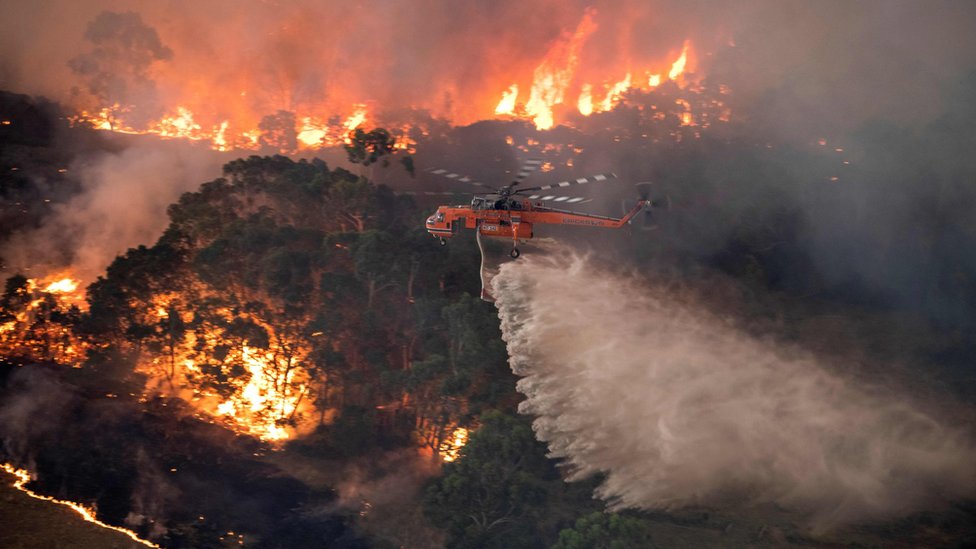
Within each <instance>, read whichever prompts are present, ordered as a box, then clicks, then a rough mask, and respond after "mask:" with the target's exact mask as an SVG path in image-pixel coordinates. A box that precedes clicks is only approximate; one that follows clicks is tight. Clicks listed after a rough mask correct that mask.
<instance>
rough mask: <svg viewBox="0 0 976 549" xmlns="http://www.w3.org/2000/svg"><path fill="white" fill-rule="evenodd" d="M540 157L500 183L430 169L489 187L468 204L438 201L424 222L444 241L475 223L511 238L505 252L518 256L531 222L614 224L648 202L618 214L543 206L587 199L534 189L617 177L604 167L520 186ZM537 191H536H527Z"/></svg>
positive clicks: (530, 233) (481, 229) (486, 231)
mask: <svg viewBox="0 0 976 549" xmlns="http://www.w3.org/2000/svg"><path fill="white" fill-rule="evenodd" d="M541 164H542V161H541V160H534V159H533V160H527V161H525V163H524V164H523V165H522V167H521V169H520V170H519V172H518V174H517V175H516V177H515V179H514V181H512V182H511V183H509V184H508V185H505V186H503V187H498V188H492V187H491V186H489V185H485V184H484V183H481V182H479V181H475V180H473V179H471V178H470V177H467V176H463V175H461V174H458V173H454V172H450V171H448V170H445V169H432V170H428V171H429V172H430V173H433V174H435V175H440V176H443V177H446V178H448V179H451V180H454V181H458V182H461V183H466V184H469V185H474V186H477V187H484V188H486V189H488V192H487V193H486V194H485V195H482V196H477V195H476V196H474V198H472V199H471V203H470V204H461V205H453V206H452V205H444V206H439V207H438V208H437V211H435V212H434V214H433V215H431V216H430V217H428V218H427V223H426V228H427V232H429V233H430V234H431V235H432V236H433V237H434V238H436V239H438V241H439V242H440V244H441V245H442V246H444V245H446V244H447V239H449V238H451V237H453V236H454V235H455V234H457V233H458V231H459V230H460V229H462V228H465V229H476V230H477V232H478V235H479V236H488V237H495V238H511V239H512V249H511V251H510V252H509V255H510V256H511V257H512V258H513V259H517V258H518V257H519V256H520V255H521V252H520V251H519V242H520V241H524V240H529V239H531V238H532V236H533V228H534V226H535V225H542V224H553V225H572V226H577V227H603V228H609V229H618V228H620V227H623V226H624V225H626V224H628V223H629V222H630V221H631V220H632V219H633V218H634V216H636V215H637V214H638V213H640V212H641V210H643V209H644V208H646V207H648V206H650V205H651V201H650V200H648V199H647V198H641V199H639V200H638V201H637V204H636V205H635V206H634V207H633V208H632V209H631V210H630V211H628V212H627V213H626V214H624V216H623V217H621V218H614V217H607V216H602V215H595V214H589V213H581V212H574V211H570V210H563V209H558V208H554V207H550V206H547V205H546V204H545V203H546V202H555V203H557V204H564V203H565V204H577V203H581V202H586V201H587V200H586V199H584V198H579V197H569V196H556V195H543V194H538V191H548V190H550V189H556V188H563V187H569V186H572V185H583V184H587V183H600V182H604V181H609V180H611V179H616V177H617V176H616V175H615V174H613V173H603V174H597V175H592V176H588V177H581V178H578V179H572V180H567V181H561V182H559V183H553V184H550V185H540V186H536V187H526V188H519V189H516V187H518V186H519V184H520V183H521V182H522V181H523V180H525V179H526V178H527V177H528V176H529V175H531V174H532V172H534V171H535V170H537V169H539V167H540V166H541ZM529 193H535V194H529Z"/></svg>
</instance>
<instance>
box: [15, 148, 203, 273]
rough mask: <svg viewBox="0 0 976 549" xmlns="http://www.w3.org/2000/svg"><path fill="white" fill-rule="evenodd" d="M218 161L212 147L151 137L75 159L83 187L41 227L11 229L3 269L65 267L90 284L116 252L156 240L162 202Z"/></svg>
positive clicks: (39, 270)
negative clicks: (14, 231)
mask: <svg viewBox="0 0 976 549" xmlns="http://www.w3.org/2000/svg"><path fill="white" fill-rule="evenodd" d="M221 159H222V157H221V156H220V155H219V153H216V152H214V151H210V150H206V149H200V148H198V147H192V146H188V145H185V144H180V143H169V144H167V143H153V142H147V143H146V144H145V145H133V146H131V147H129V148H126V149H124V150H122V151H120V152H117V153H99V154H97V155H95V156H91V157H84V158H81V159H79V160H78V161H76V162H75V164H74V165H72V166H71V168H70V171H71V172H72V173H74V174H76V175H77V176H78V177H79V179H80V181H81V183H82V191H81V192H80V193H79V194H77V195H75V196H74V197H72V198H71V199H70V200H69V201H67V202H65V203H63V204H59V205H57V206H55V207H54V208H53V212H52V215H50V216H48V217H47V218H45V219H44V221H43V224H42V225H41V226H40V227H38V228H31V229H25V230H23V231H19V232H16V233H14V234H13V235H11V237H10V239H9V240H8V241H7V242H5V243H4V244H3V246H2V247H0V256H2V257H3V258H4V260H5V261H6V263H7V266H8V268H7V270H8V272H9V273H14V272H24V273H26V274H28V275H32V276H34V275H44V274H47V272H48V271H57V270H60V269H62V268H64V267H68V268H70V270H71V274H72V276H74V277H75V278H79V279H81V280H82V281H83V282H86V283H88V282H91V281H93V280H94V279H95V277H97V276H98V275H100V274H102V273H103V272H104V271H105V268H106V267H107V266H108V265H109V264H110V263H111V262H112V260H113V259H114V258H115V256H116V255H118V254H121V253H124V252H125V251H126V250H127V249H128V248H130V247H133V246H138V245H140V244H147V245H151V244H152V243H153V242H155V241H156V239H157V238H159V236H160V235H161V234H162V232H163V229H165V228H166V225H167V224H168V222H169V220H168V218H167V216H166V208H167V206H169V205H170V204H172V203H173V202H174V201H176V199H178V198H179V196H180V195H181V194H182V193H184V192H187V191H191V190H194V189H196V188H197V187H198V186H199V185H200V183H201V182H203V181H206V180H207V179H213V177H214V176H215V175H218V174H219V173H220V162H221Z"/></svg>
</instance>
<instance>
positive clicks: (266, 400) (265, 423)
mask: <svg viewBox="0 0 976 549" xmlns="http://www.w3.org/2000/svg"><path fill="white" fill-rule="evenodd" d="M241 360H242V361H243V362H244V365H245V367H246V368H247V371H248V372H249V373H250V376H249V378H248V381H247V384H246V385H245V386H244V387H243V388H241V390H240V391H239V392H238V393H237V394H235V395H234V396H233V397H231V398H230V399H228V400H225V401H224V402H221V403H220V404H219V405H218V406H217V414H219V415H224V416H229V417H231V418H233V419H234V420H235V421H236V422H237V423H239V424H241V425H242V426H244V427H246V428H247V430H248V431H249V432H251V433H252V434H254V435H256V436H258V437H259V438H261V439H263V440H268V441H280V440H284V439H287V438H289V433H288V430H287V429H285V428H284V427H282V426H281V425H280V424H279V421H280V419H281V418H287V417H291V416H292V415H293V414H294V413H295V411H296V410H297V409H298V406H299V404H300V402H301V400H302V398H303V397H304V395H305V393H306V391H307V387H306V386H305V385H304V384H302V385H299V386H298V387H297V389H290V384H289V383H288V381H289V380H287V379H286V380H284V383H282V384H281V386H282V387H284V388H285V389H284V390H283V391H279V390H278V387H276V386H275V385H276V384H275V383H274V381H275V380H274V379H273V377H272V376H269V375H268V372H269V368H268V365H269V364H270V363H273V362H274V353H271V352H264V353H262V352H260V351H258V350H256V349H252V348H251V347H248V346H246V345H245V346H244V348H243V350H242V352H241ZM269 408H271V409H274V410H275V411H276V413H275V414H273V415H270V416H269V415H267V414H264V413H263V412H265V411H266V410H267V409H269Z"/></svg>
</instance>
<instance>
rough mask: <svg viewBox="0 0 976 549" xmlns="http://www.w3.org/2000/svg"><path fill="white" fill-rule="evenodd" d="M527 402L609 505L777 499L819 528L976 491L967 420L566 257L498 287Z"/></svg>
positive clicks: (506, 277) (544, 261)
mask: <svg viewBox="0 0 976 549" xmlns="http://www.w3.org/2000/svg"><path fill="white" fill-rule="evenodd" d="M492 286H493V293H494V296H495V298H496V299H497V307H498V310H499V316H500V318H501V326H502V331H503V337H504V339H505V341H506V342H507V345H508V351H509V355H510V363H511V367H512V369H513V370H514V372H515V373H516V374H518V375H519V376H521V377H522V379H521V380H520V381H519V384H518V389H519V391H520V392H522V393H523V394H524V395H525V397H526V399H525V400H524V401H523V402H522V404H521V406H520V411H521V412H522V413H525V414H532V415H534V416H536V420H535V423H534V426H535V431H536V434H537V436H538V438H539V439H540V440H542V441H544V442H546V443H547V444H548V446H549V450H550V452H551V455H552V456H554V457H558V458H562V459H563V460H564V461H565V462H567V463H568V464H569V466H570V469H571V470H572V471H573V473H572V476H571V478H572V479H579V478H583V477H586V476H589V475H591V474H593V473H597V472H602V473H604V474H605V481H604V482H603V484H602V485H601V486H600V487H599V489H598V492H597V495H598V496H600V497H601V498H603V499H605V500H607V502H608V503H609V505H610V506H611V507H612V508H624V507H636V508H645V509H673V508H680V507H684V506H689V505H706V506H716V507H731V506H735V507H741V506H744V505H751V504H763V503H774V504H778V505H781V506H784V507H786V508H788V509H792V510H796V511H800V512H802V513H805V514H806V515H807V516H809V517H810V521H811V523H812V525H814V527H817V528H828V527H831V526H834V525H839V524H845V523H850V522H852V521H857V520H862V519H872V518H887V517H892V516H899V515H904V514H906V513H909V512H912V511H915V510H918V509H920V508H922V507H923V506H930V505H934V504H938V503H941V502H945V501H950V500H952V499H956V498H961V497H971V496H973V495H974V494H976V467H973V464H974V463H976V443H974V439H973V436H972V433H971V432H970V431H969V430H968V428H965V427H960V426H953V425H952V424H950V423H949V422H947V421H945V420H943V419H940V418H938V417H934V416H933V415H931V414H929V413H926V412H923V411H922V410H921V409H919V407H918V406H916V405H914V404H912V403H910V402H909V401H907V400H906V399H904V398H902V397H900V396H899V395H896V394H891V393H890V392H885V391H882V390H880V389H879V388H872V387H866V386H864V385H863V383H860V382H857V381H855V380H853V379H847V378H845V377H844V376H843V375H842V374H839V373H837V372H838V371H842V369H840V368H827V367H825V366H824V363H823V362H822V361H821V360H818V358H817V357H815V356H811V355H810V354H809V353H805V352H803V351H801V350H798V349H791V348H786V347H785V346H782V345H779V344H775V343H771V342H769V341H765V340H759V339H757V338H755V337H754V336H750V335H748V334H746V333H745V332H743V331H742V330H741V329H737V328H736V327H735V326H734V325H733V324H732V323H730V322H728V321H725V320H722V319H720V318H718V317H716V316H714V315H712V314H709V313H708V312H706V311H705V310H704V309H703V308H699V307H696V306H693V305H689V304H687V303H679V301H678V300H676V299H674V298H673V297H672V296H670V295H669V293H668V292H667V291H665V290H664V289H662V288H655V287H653V286H648V285H647V283H646V282H641V281H639V280H638V279H637V277H631V276H625V275H620V274H616V273H611V272H606V271H605V270H603V269H601V268H598V267H597V266H595V265H594V264H593V263H592V262H591V261H589V260H587V259H586V258H582V257H578V256H575V255H573V254H569V253H555V254H552V255H548V256H547V255H544V254H541V255H526V256H523V258H522V259H520V260H519V261H518V262H510V263H507V264H505V265H503V266H502V267H501V269H500V272H499V273H498V275H497V276H495V277H494V279H493V281H492Z"/></svg>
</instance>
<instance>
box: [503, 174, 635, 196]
mask: <svg viewBox="0 0 976 549" xmlns="http://www.w3.org/2000/svg"><path fill="white" fill-rule="evenodd" d="M616 177H617V175H616V174H614V173H601V174H597V175H591V176H588V177H580V178H578V179H569V180H566V181H560V182H559V183H553V184H551V185H540V186H538V187H527V188H525V189H519V190H517V191H515V192H516V193H525V192H530V191H545V190H549V189H555V188H557V187H569V186H572V185H585V184H587V183H599V182H603V181H607V180H609V179H615V178H616Z"/></svg>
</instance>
